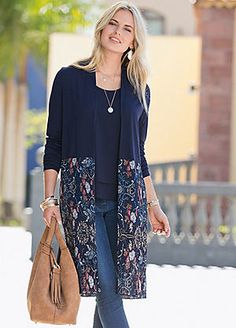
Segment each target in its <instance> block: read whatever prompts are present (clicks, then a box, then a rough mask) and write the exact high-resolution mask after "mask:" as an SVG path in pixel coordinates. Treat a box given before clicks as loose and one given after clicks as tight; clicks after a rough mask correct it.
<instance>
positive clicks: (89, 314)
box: [0, 227, 236, 328]
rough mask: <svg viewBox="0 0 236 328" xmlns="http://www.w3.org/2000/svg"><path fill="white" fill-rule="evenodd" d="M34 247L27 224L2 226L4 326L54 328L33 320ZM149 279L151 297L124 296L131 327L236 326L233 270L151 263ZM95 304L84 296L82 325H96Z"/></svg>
mask: <svg viewBox="0 0 236 328" xmlns="http://www.w3.org/2000/svg"><path fill="white" fill-rule="evenodd" d="M30 245H31V234H30V233H29V232H26V231H25V230H24V229H23V228H8V227H0V313H1V316H0V326H1V327H4V328H13V327H14V328H28V327H29V328H30V327H38V328H40V327H42V328H43V327H45V328H52V327H55V325H46V324H37V326H36V325H35V323H34V322H31V321H30V319H29V315H28V312H27V305H26V290H27V284H28V279H29V275H30V271H31V266H32V263H31V261H30V260H29V257H30V249H31V247H30ZM147 283H148V297H147V299H143V300H124V306H125V310H126V313H127V317H128V321H129V322H130V328H158V327H162V328H190V327H191V328H211V327H212V328H222V327H227V328H234V327H236V317H235V295H236V269H234V268H223V269H220V268H216V267H212V268H203V267H194V268H190V267H187V266H178V267H173V266H169V265H166V266H157V265H148V269H147ZM94 306H95V298H94V297H87V298H85V297H83V298H82V300H81V306H80V310H79V315H78V324H77V327H80V328H92V318H93V311H94ZM58 327H61V328H63V327H68V326H58ZM72 327H73V326H72Z"/></svg>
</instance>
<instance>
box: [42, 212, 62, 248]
mask: <svg viewBox="0 0 236 328" xmlns="http://www.w3.org/2000/svg"><path fill="white" fill-rule="evenodd" d="M54 234H55V236H56V239H57V242H58V244H59V247H60V249H61V251H62V250H63V249H65V248H67V246H66V243H65V240H64V238H63V236H62V233H61V231H60V229H59V224H58V222H57V219H56V218H55V216H52V218H51V223H50V227H48V226H46V227H45V230H44V233H43V236H42V238H41V241H40V242H41V243H42V244H47V245H48V246H49V247H50V246H51V244H52V239H53V236H54Z"/></svg>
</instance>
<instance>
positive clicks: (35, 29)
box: [0, 0, 96, 81]
mask: <svg viewBox="0 0 236 328" xmlns="http://www.w3.org/2000/svg"><path fill="white" fill-rule="evenodd" d="M94 5H96V1H95V0H90V1H89V0H88V1H81V0H70V1H63V0H53V1H49V0H34V1H32V0H20V1H19V0H10V1H9V0H1V2H0V62H1V66H0V67H1V68H0V79H3V78H7V77H9V76H14V75H15V73H16V72H18V77H19V80H20V81H25V73H26V72H25V67H26V59H27V56H28V54H29V53H31V54H32V55H34V57H35V58H37V59H39V60H40V62H42V63H44V65H46V63H47V54H48V38H49V35H50V34H51V33H53V32H75V31H76V30H77V28H78V26H83V27H87V26H89V25H91V24H92V22H93V18H94V17H93V15H92V14H91V12H92V10H91V9H92V6H94Z"/></svg>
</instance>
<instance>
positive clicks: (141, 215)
mask: <svg viewBox="0 0 236 328" xmlns="http://www.w3.org/2000/svg"><path fill="white" fill-rule="evenodd" d="M95 77H96V76H95V72H91V73H90V72H87V71H84V70H82V69H78V68H76V67H72V66H70V67H65V68H62V69H61V70H60V71H59V72H58V73H57V75H56V77H55V80H54V83H53V88H52V92H51V97H50V104H49V117H48V123H47V138H46V144H45V153H44V169H45V170H46V169H54V170H56V171H57V172H59V171H60V170H61V172H60V173H61V177H60V194H59V197H60V198H59V204H60V211H61V217H62V224H63V228H64V232H65V238H66V243H67V246H68V248H69V250H70V252H71V255H72V257H73V260H74V263H75V267H76V270H77V272H78V276H79V282H80V291H81V295H82V296H95V295H97V294H98V293H99V292H101V284H100V281H99V276H98V268H97V253H96V249H97V248H96V228H95V217H96V213H95V198H96V188H95V180H96V179H95V177H96V173H95V172H96V165H97V162H96V140H95V138H96V133H95V132H96V129H95V126H96V123H97V112H98V103H97V97H96V78H95ZM146 100H147V103H148V106H149V103H150V90H149V87H148V85H147V87H146ZM120 104H121V105H120V136H119V146H118V149H117V152H118V165H117V174H118V185H117V196H118V197H117V256H116V268H117V284H116V285H117V293H119V294H120V295H121V296H122V297H123V298H145V297H146V287H147V283H146V264H147V222H148V213H147V194H146V187H145V182H144V177H145V176H148V175H150V172H149V168H148V165H147V161H146V159H145V152H144V144H145V139H146V135H147V127H148V114H147V113H146V111H145V109H144V106H143V104H141V102H140V101H139V99H138V97H137V94H136V93H135V92H134V88H133V87H132V85H131V84H130V82H129V80H128V77H127V70H126V67H122V72H121V89H120Z"/></svg>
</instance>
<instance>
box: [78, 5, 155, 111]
mask: <svg viewBox="0 0 236 328" xmlns="http://www.w3.org/2000/svg"><path fill="white" fill-rule="evenodd" d="M120 9H124V10H129V11H130V12H131V13H132V15H133V19H134V41H133V46H134V48H133V49H132V50H133V55H132V57H131V59H130V60H129V59H128V52H129V51H130V48H128V49H127V50H126V51H125V52H124V53H123V55H122V58H121V66H123V65H124V66H126V67H127V77H128V80H129V82H130V83H131V85H132V86H133V88H134V90H135V92H136V93H137V95H138V98H139V101H140V102H141V103H142V104H143V106H144V108H145V111H146V112H147V113H148V106H147V102H146V96H145V94H146V84H147V78H148V73H149V68H148V65H147V60H146V36H147V30H146V25H145V23H144V20H143V17H142V15H141V13H140V11H139V9H138V8H137V7H136V6H135V5H134V4H132V3H131V2H128V1H119V2H117V3H115V4H113V5H112V6H111V7H109V8H107V9H106V10H105V12H104V13H103V14H102V16H101V17H100V18H99V19H98V21H97V23H96V26H95V33H94V46H93V50H92V53H91V56H90V57H89V58H85V59H82V60H79V61H78V62H76V63H73V64H72V66H75V67H77V68H81V69H83V70H86V71H90V72H94V71H95V70H96V67H97V66H98V65H99V64H100V63H101V62H102V60H103V51H102V46H101V41H100V40H101V32H102V30H103V29H104V27H105V26H106V25H107V24H108V23H109V21H110V20H111V18H112V17H113V16H114V15H115V13H116V12H117V11H118V10H120Z"/></svg>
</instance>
